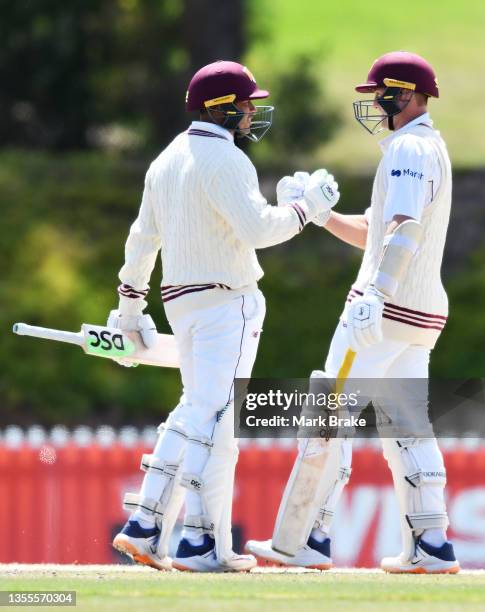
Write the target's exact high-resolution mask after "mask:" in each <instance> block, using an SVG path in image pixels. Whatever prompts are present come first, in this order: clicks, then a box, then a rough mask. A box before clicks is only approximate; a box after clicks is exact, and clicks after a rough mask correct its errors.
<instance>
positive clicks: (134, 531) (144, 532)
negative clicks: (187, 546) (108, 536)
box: [113, 520, 172, 570]
mask: <svg viewBox="0 0 485 612" xmlns="http://www.w3.org/2000/svg"><path fill="white" fill-rule="evenodd" d="M159 539H160V529H158V527H156V526H155V527H152V528H150V529H144V528H143V527H141V526H140V524H139V523H138V521H130V520H129V521H128V522H127V523H126V525H125V526H124V527H123V529H122V530H121V531H120V533H118V534H117V535H116V536H115V538H114V540H113V547H114V548H116V550H119V551H120V552H121V553H123V554H124V555H127V556H128V557H130V559H132V560H133V561H135V563H139V564H140V565H149V566H150V567H153V568H155V569H157V570H171V569H172V559H171V558H170V557H159V556H158V553H157V546H158V540H159Z"/></svg>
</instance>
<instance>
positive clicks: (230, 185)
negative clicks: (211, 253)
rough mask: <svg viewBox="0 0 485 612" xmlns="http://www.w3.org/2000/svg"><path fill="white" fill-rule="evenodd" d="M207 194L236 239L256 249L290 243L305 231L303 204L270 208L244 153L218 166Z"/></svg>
mask: <svg viewBox="0 0 485 612" xmlns="http://www.w3.org/2000/svg"><path fill="white" fill-rule="evenodd" d="M207 195H208V197H209V199H210V201H211V204H212V206H213V207H214V208H215V209H216V210H217V212H218V213H219V214H220V215H221V216H222V217H223V218H224V220H225V221H226V222H227V223H228V224H229V225H230V226H231V228H232V229H233V231H234V233H235V235H236V236H237V238H238V239H239V240H240V241H241V242H244V243H245V244H247V245H249V246H251V247H253V248H255V249H262V248H265V247H269V246H272V245H274V244H279V243H281V242H285V241H286V240H289V239H290V238H292V237H293V236H295V235H296V234H298V232H300V231H301V230H302V229H303V227H304V226H305V224H306V222H307V218H308V216H309V215H308V207H307V205H306V203H305V202H302V201H298V202H295V203H294V204H290V205H288V206H271V205H269V204H268V203H267V201H266V199H265V198H264V197H263V196H262V194H261V192H260V190H259V183H258V177H257V174H256V169H255V168H254V166H253V164H252V163H251V161H250V160H249V159H248V158H247V157H246V155H244V154H243V153H242V152H238V153H237V154H236V155H234V156H231V157H230V158H226V159H224V161H223V163H221V164H220V165H219V166H218V169H217V171H216V173H215V175H214V178H213V180H212V181H211V183H210V186H209V187H208V194H207Z"/></svg>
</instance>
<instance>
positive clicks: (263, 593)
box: [0, 565, 485, 612]
mask: <svg viewBox="0 0 485 612" xmlns="http://www.w3.org/2000/svg"><path fill="white" fill-rule="evenodd" d="M0 590H74V591H76V592H77V607H76V609H78V610H97V611H101V610H130V611H131V612H139V611H140V612H150V611H152V610H153V611H154V610H169V611H170V612H178V611H184V612H187V611H192V610H194V611H195V610H201V611H206V610H207V611H219V610H234V611H237V612H239V611H241V612H246V611H247V612H253V611H254V612H256V611H257V612H266V611H269V610H271V611H276V610H278V612H279V611H286V610H291V612H298V611H300V610H301V611H305V612H308V611H309V610H328V611H331V610H339V611H340V610H352V611H353V612H355V611H360V610H373V611H374V612H376V611H380V610H389V611H392V612H395V611H396V612H400V611H408V610H409V611H412V612H415V611H423V610H427V611H428V612H429V611H430V610H432V611H433V612H435V611H436V612H437V611H440V612H442V611H447V612H449V611H455V610H456V611H458V610H460V611H463V610H465V611H472V610H473V611H477V612H478V611H479V610H480V611H482V610H484V609H485V571H475V572H463V573H461V574H458V575H456V576H389V575H385V574H383V573H382V572H380V571H378V570H375V571H374V570H360V571H359V570H331V571H329V572H316V571H308V570H299V569H288V570H280V569H273V568H258V569H257V570H253V572H251V573H250V574H187V573H179V572H172V573H162V572H157V571H155V570H151V569H149V568H143V567H138V566H123V565H119V566H100V565H93V566H76V565H71V566H66V565H64V566H63V565H44V566H42V565H31V566H28V565H3V566H2V565H0ZM23 609H30V608H25V607H23ZM36 609H38V608H36ZM49 609H50V608H49Z"/></svg>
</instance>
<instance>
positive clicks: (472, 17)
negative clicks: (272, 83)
mask: <svg viewBox="0 0 485 612" xmlns="http://www.w3.org/2000/svg"><path fill="white" fill-rule="evenodd" d="M252 23H253V25H252V27H253V29H254V30H255V31H256V32H259V33H260V37H259V39H258V40H257V42H255V43H254V44H253V46H252V47H251V48H250V50H249V53H248V57H247V61H248V64H249V65H251V66H254V72H255V73H256V76H257V77H258V78H259V80H260V81H261V83H262V84H263V78H264V76H265V75H266V74H268V73H270V71H271V70H273V69H274V67H277V68H278V67H281V66H284V65H285V64H286V63H287V62H289V61H291V58H292V57H293V56H294V55H295V54H297V53H299V52H310V53H311V54H312V55H313V56H316V57H322V67H321V78H322V81H323V83H324V84H325V86H326V88H327V90H328V92H329V94H330V97H331V99H332V100H333V101H334V102H338V103H339V105H340V104H341V106H342V109H343V111H344V119H345V123H344V126H343V128H342V129H341V130H340V133H339V134H338V136H337V137H336V138H335V139H334V140H333V141H332V142H331V143H329V144H328V145H326V146H325V147H324V148H322V150H321V151H320V152H319V156H318V157H319V161H320V162H324V163H327V164H329V165H330V164H334V165H335V164H336V165H345V166H348V167H351V168H352V167H354V168H356V169H362V168H366V167H368V166H369V165H370V164H372V163H373V162H374V161H375V160H376V159H377V157H378V156H379V150H378V147H377V146H376V138H375V137H371V136H370V135H368V134H366V133H365V132H364V130H363V129H362V128H361V127H359V126H358V125H357V123H356V122H355V120H354V118H353V112H352V105H351V103H352V101H353V100H355V99H356V96H359V95H360V94H356V92H354V91H353V86H354V85H355V84H357V83H358V82H362V80H365V77H366V76H367V71H368V69H369V67H370V65H371V63H372V62H373V60H374V59H375V58H376V57H378V56H379V55H381V54H382V53H385V52H387V51H393V50H397V49H405V50H409V51H414V52H416V53H419V54H421V55H424V56H425V57H426V58H427V59H429V61H430V62H431V63H432V64H433V65H434V67H435V70H436V72H437V75H438V79H439V83H440V88H441V98H440V99H439V100H438V101H432V104H431V107H430V109H431V111H432V116H433V118H434V120H435V123H436V125H437V127H438V129H440V130H441V132H442V133H443V135H444V136H445V138H446V140H447V142H448V145H449V148H450V153H451V156H452V159H453V160H454V162H455V163H456V164H458V165H462V166H467V165H481V166H483V164H484V160H485V139H484V138H483V134H484V133H485V113H484V112H483V100H484V97H485V87H484V79H483V60H482V58H483V56H484V52H485V38H484V37H483V28H484V25H485V2H483V1H482V0H462V1H461V2H457V1H456V0H426V1H425V2H423V1H421V0H407V2H405V3H402V2H394V3H389V2H388V3H382V2H375V1H373V0H368V1H367V2H362V1H361V0H338V1H337V0H335V1H334V0H333V1H321V0H298V2H295V1H294V0H252ZM287 87H288V88H291V83H288V84H287ZM301 108H302V121H304V115H305V113H304V109H305V100H302V101H301ZM273 129H277V115H275V125H274V128H273Z"/></svg>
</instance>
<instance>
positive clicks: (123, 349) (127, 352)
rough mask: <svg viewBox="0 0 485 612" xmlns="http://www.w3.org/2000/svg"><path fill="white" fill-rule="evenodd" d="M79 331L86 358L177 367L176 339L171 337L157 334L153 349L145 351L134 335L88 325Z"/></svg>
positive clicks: (85, 324) (139, 339) (138, 336)
mask: <svg viewBox="0 0 485 612" xmlns="http://www.w3.org/2000/svg"><path fill="white" fill-rule="evenodd" d="M81 331H82V333H83V335H84V338H85V342H84V346H83V349H84V351H85V352H86V353H87V354H88V355H95V356H96V357H107V358H109V359H120V358H122V359H126V360H127V361H131V362H134V363H141V364H144V365H154V366H159V367H164V368H178V367H180V360H179V355H178V349H177V345H176V343H175V337H174V336H173V335H171V334H158V338H157V343H156V345H155V346H154V347H152V348H147V347H146V346H145V345H144V344H143V341H142V339H141V337H140V334H139V332H136V331H131V332H127V331H121V330H119V329H113V328H109V327H102V326H99V325H89V324H87V323H84V324H83V326H82V327H81Z"/></svg>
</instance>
